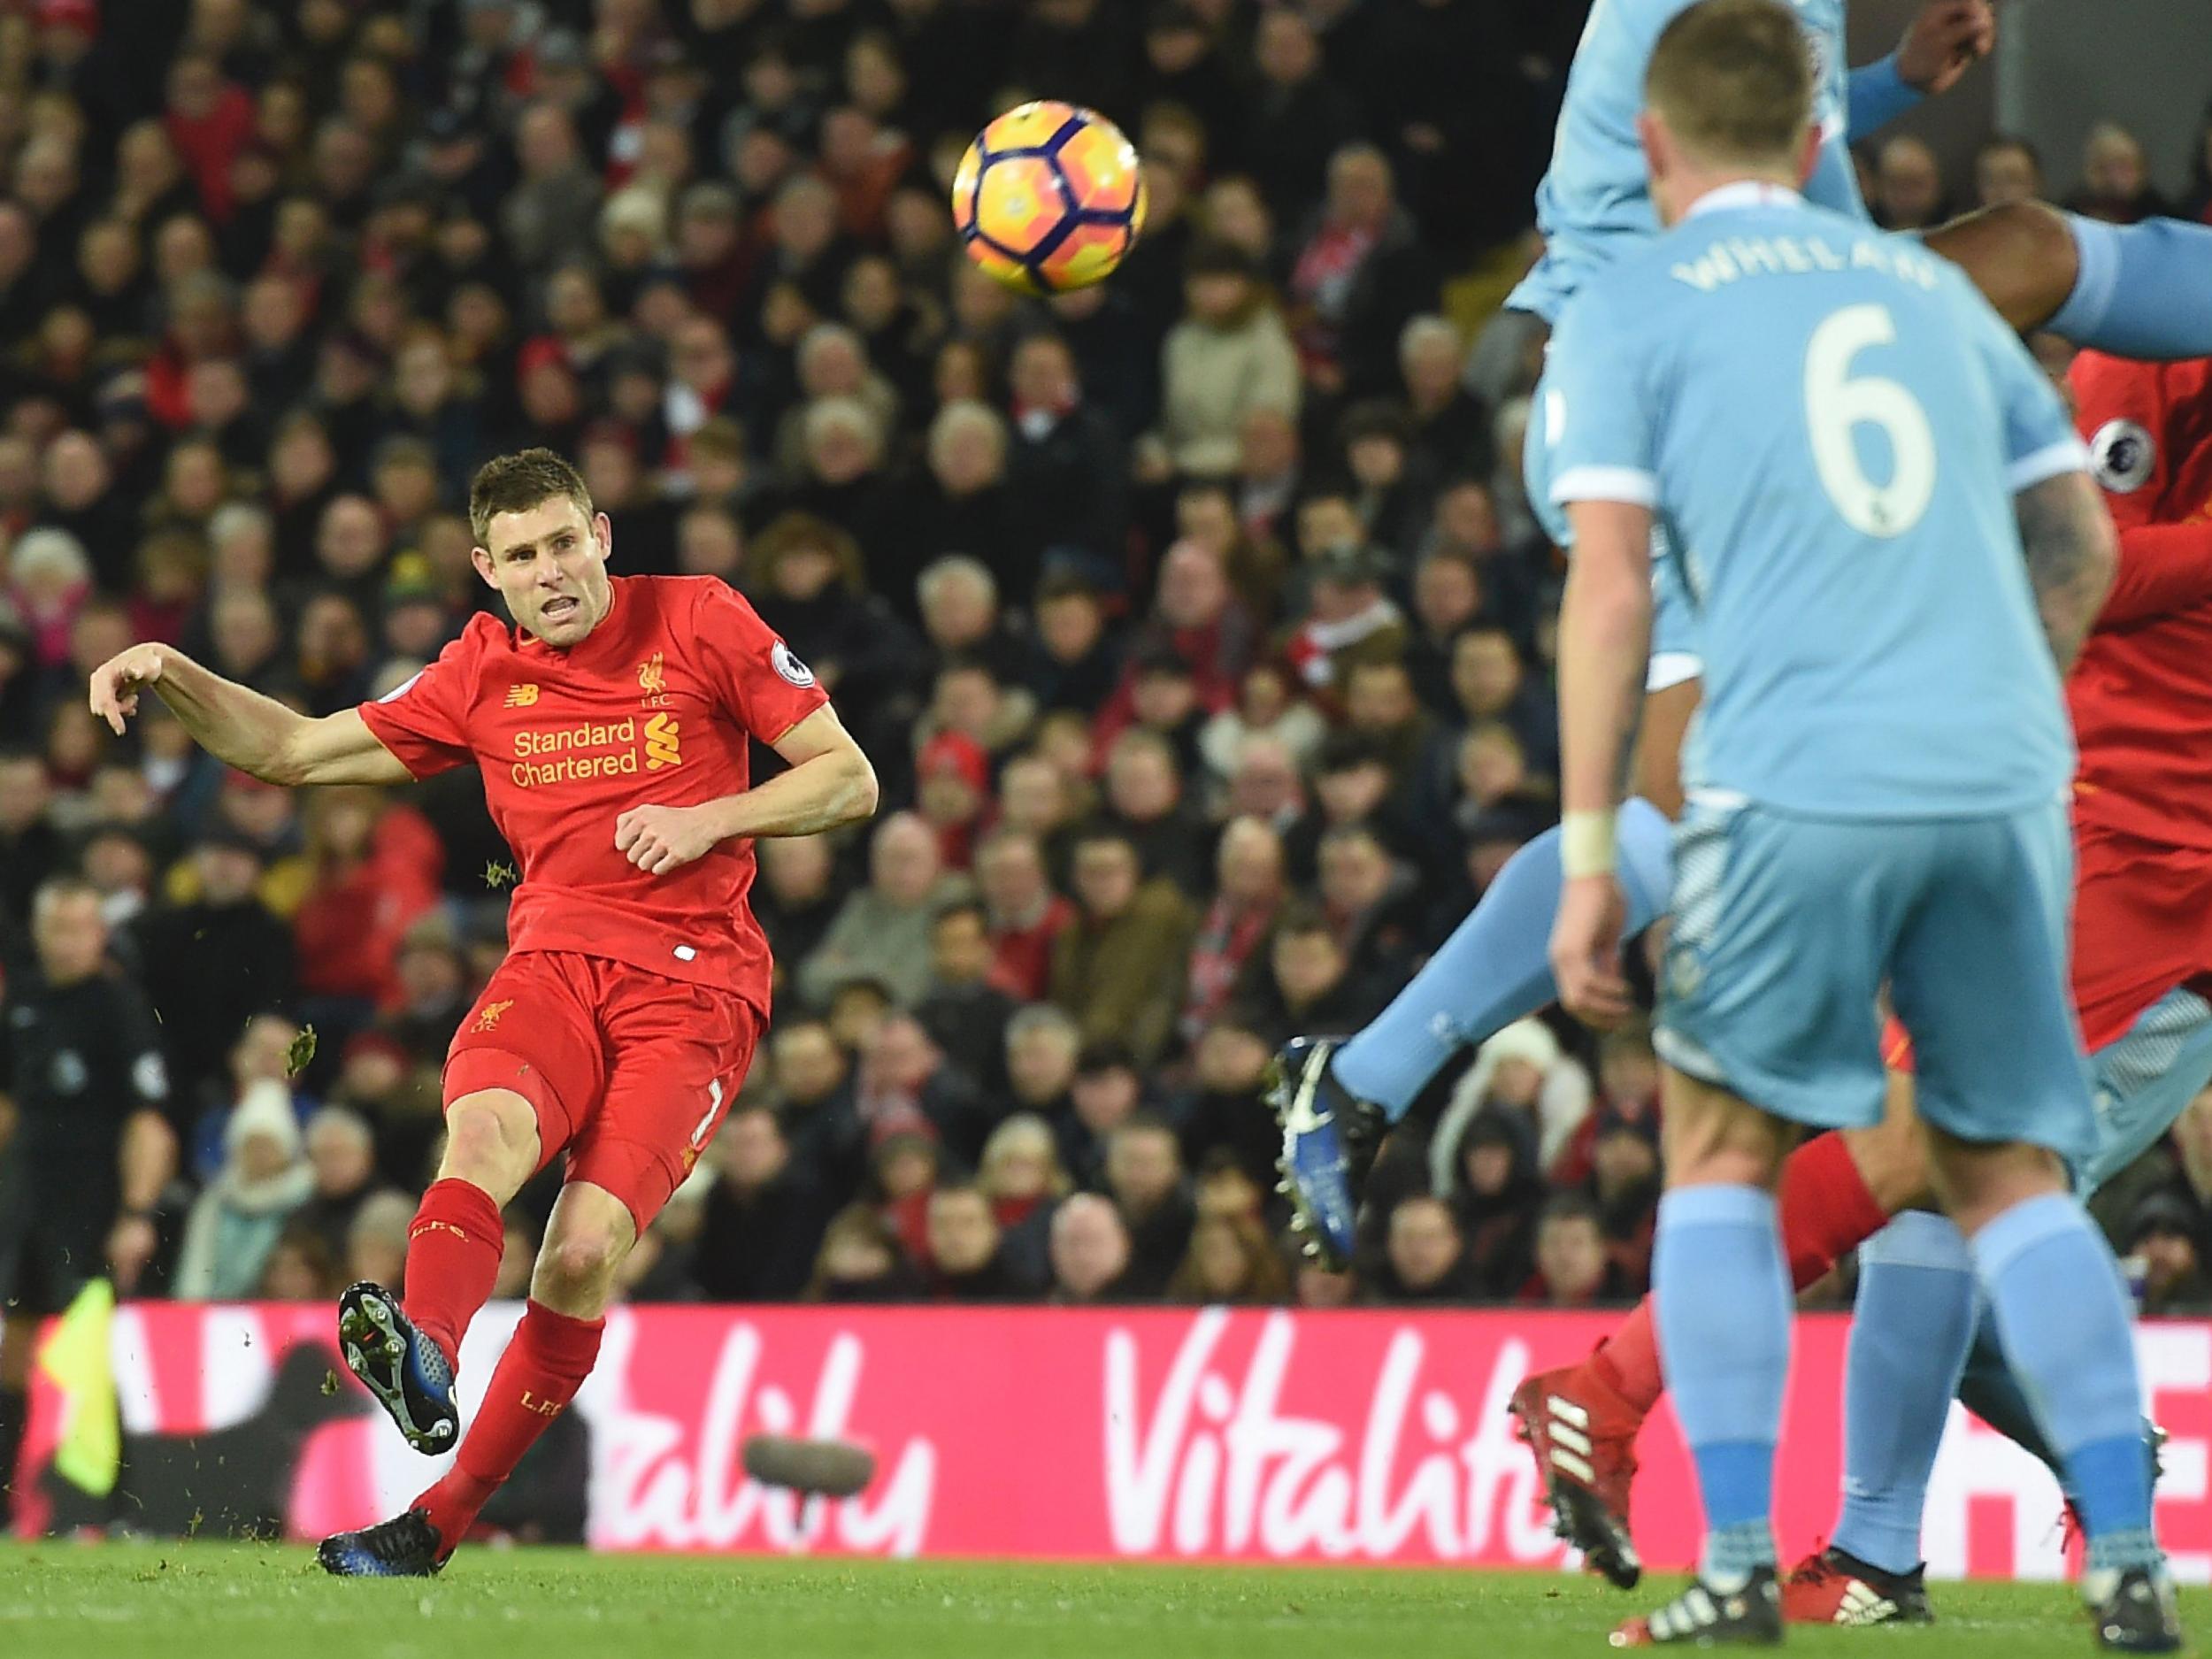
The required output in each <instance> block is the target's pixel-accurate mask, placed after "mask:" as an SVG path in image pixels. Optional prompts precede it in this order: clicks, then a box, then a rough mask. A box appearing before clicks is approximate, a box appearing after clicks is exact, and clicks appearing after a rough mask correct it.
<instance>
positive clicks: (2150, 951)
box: [1882, 820, 2212, 1071]
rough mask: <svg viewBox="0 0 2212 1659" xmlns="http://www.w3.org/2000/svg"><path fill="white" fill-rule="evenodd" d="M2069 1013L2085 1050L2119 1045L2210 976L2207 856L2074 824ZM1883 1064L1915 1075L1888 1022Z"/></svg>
mask: <svg viewBox="0 0 2212 1659" xmlns="http://www.w3.org/2000/svg"><path fill="white" fill-rule="evenodd" d="M2073 964H2074V965H2073V979H2074V985H2073V992H2074V1012H2075V1014H2076V1015H2077V1016H2078V1018H2079V1019H2080V1021H2081V1041H2082V1047H2083V1048H2085V1049H2086V1050H2087V1051H2088V1052H2089V1053H2091V1054H2094V1053H2096V1052H2097V1050H2098V1049H2100V1048H2104V1047H2105V1046H2106V1045H2107V1044H2108V1043H2113V1042H2117V1041H2119V1040H2120V1039H2121V1038H2122V1037H2124V1036H2125V1035H2126V1034H2127V1031H2128V1028H2129V1027H2130V1026H2131V1025H2134V1024H2135V1022H2136V1021H2137V1020H2139V1019H2140V1018H2142V1017H2143V1015H2144V1014H2145V1013H2146V1012H2147V1010H2149V1009H2150V1007H2151V1006H2152V1004H2154V1003H2155V1002H2157V1001H2158V1000H2159V998H2161V997H2162V996H2164V995H2166V993H2167V992H2169V991H2171V990H2173V989H2174V988H2175V987H2178V986H2184V985H2187V984H2189V983H2191V982H2192V981H2201V980H2203V979H2205V978H2206V977H2207V976H2208V975H2212V852H2204V851H2199V850H2196V849H2192V848H2184V847H2169V846H2166V845H2165V844H2163V843H2162V842H2159V841H2142V840H2139V839H2138V838H2137V837H2135V836H2132V835H2127V834H2123V833H2120V832H2119V831H2116V830H2108V829H2103V828H2101V827H2099V826H2095V825H2089V824H2083V823H2081V822H2079V821H2078V820H2077V822H2076V823H2075V826H2074V958H2073ZM1882 1062H1883V1064H1886V1065H1887V1066H1888V1067H1889V1068H1890V1069H1891V1070H1892V1071H1911V1070H1912V1043H1911V1040H1910V1039H1909V1038H1908V1037H1907V1036H1906V1035H1905V1029H1904V1027H1903V1026H1901V1025H1899V1024H1898V1023H1897V1021H1896V1019H1895V1018H1891V1019H1890V1020H1889V1021H1888V1023H1887V1024H1886V1025H1885V1026H1884V1028H1883V1031H1882Z"/></svg>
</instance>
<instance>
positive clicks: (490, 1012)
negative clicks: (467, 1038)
mask: <svg viewBox="0 0 2212 1659" xmlns="http://www.w3.org/2000/svg"><path fill="white" fill-rule="evenodd" d="M514 1005H515V1001H514V998H512V997H509V998H508V999H507V1000H506V1001H505V1002H487V1003H485V1004H484V1011H483V1012H482V1013H480V1014H479V1015H478V1016H477V1017H476V1025H475V1029H476V1030H478V1031H490V1030H492V1029H493V1028H494V1027H495V1026H496V1025H498V1024H499V1017H500V1016H501V1015H502V1014H503V1013H505V1012H506V1011H507V1010H509V1009H511V1008H512V1007H513V1006H514Z"/></svg>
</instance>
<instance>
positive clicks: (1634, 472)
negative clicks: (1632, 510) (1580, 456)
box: [1551, 466, 1659, 507]
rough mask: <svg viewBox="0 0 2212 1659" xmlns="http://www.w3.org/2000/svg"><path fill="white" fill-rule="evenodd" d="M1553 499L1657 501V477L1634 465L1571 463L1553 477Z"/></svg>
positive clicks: (1559, 501) (1639, 503) (1632, 503)
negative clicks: (1574, 464) (1577, 464)
mask: <svg viewBox="0 0 2212 1659" xmlns="http://www.w3.org/2000/svg"><path fill="white" fill-rule="evenodd" d="M1551 498H1552V502H1553V503H1554V504H1555V505H1556V506H1561V507H1563V506H1565V505H1566V504H1567V503H1569V502H1573V501H1618V502H1625V503H1627V504H1628V505H1630V506H1632V507H1655V506H1657V505H1658V504H1659V480H1658V479H1657V478H1656V477H1655V475H1653V474H1652V473H1649V472H1645V471H1644V470H1643V469H1642V468H1640V467H1634V466H1571V467H1569V468H1568V469H1567V470H1566V471H1565V472H1562V473H1561V474H1560V475H1559V476H1558V477H1557V478H1555V479H1554V480H1552V485H1551Z"/></svg>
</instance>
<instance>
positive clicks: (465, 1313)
mask: <svg viewBox="0 0 2212 1659" xmlns="http://www.w3.org/2000/svg"><path fill="white" fill-rule="evenodd" d="M529 1069H530V1068H529V1067H528V1066H527V1065H526V1064H524V1063H522V1062H521V1061H520V1060H518V1059H517V1058H515V1057H514V1056H507V1055H504V1054H500V1053H497V1052H495V1051H492V1050H488V1049H482V1048H471V1049H467V1050H464V1051H462V1052H460V1053H458V1054H457V1055H455V1056H453V1057H452V1058H451V1060H450V1061H449V1063H448V1064H447V1067H446V1085H447V1087H448V1089H449V1090H452V1091H457V1093H456V1094H455V1096H454V1098H453V1099H452V1100H451V1101H450V1102H449V1104H448V1105H447V1107H446V1149H445V1156H444V1158H443V1159H442V1162H441V1164H440V1165H439V1171H438V1179H436V1180H434V1181H433V1182H432V1183H431V1184H430V1188H429V1190H428V1191H427V1192H426V1193H424V1194H423V1195H422V1203H421V1205H420V1206H419V1208H418V1209H417V1210H416V1211H415V1219H414V1221H413V1223H412V1224H411V1225H410V1226H409V1227H408V1229H407V1269H406V1279H405V1281H404V1282H405V1284H406V1286H407V1294H406V1297H405V1301H404V1303H403V1302H402V1300H401V1298H400V1297H398V1296H396V1295H395V1294H393V1293H392V1292H390V1291H389V1290H387V1289H386V1288H385V1287H384V1286H381V1285H369V1284H361V1285H355V1286H352V1287H351V1288H350V1289H349V1290H347V1291H346V1293H345V1294H344V1295H342V1297H340V1299H339V1302H338V1351H339V1352H340V1353H341V1354H342V1355H343V1356H345V1361H346V1368H347V1369H348V1370H349V1371H352V1372H353V1374H354V1375H355V1376H356V1377H357V1378H359V1379H361V1383H362V1386H364V1387H365V1388H367V1390H368V1391H369V1393H370V1394H371V1395H373V1397H374V1398H375V1400H376V1402H377V1403H378V1404H379V1405H380V1406H382V1407H383V1408H384V1409H385V1411H386V1413H387V1414H388V1416H389V1417H391V1419H392V1421H393V1422H394V1423H395V1424H396V1425H398V1428H399V1432H401V1433H402V1434H403V1435H404V1436H405V1437H406V1440H407V1443H408V1444H409V1445H410V1446H411V1447H413V1448H415V1449H416V1450H417V1451H419V1452H424V1453H439V1452H449V1451H451V1450H452V1449H453V1447H454V1443H455V1441H456V1440H457V1438H458V1437H459V1435H460V1432H461V1417H460V1409H459V1407H458V1406H457V1403H456V1401H455V1397H454V1378H455V1376H456V1374H457V1371H458V1369H459V1359H460V1353H461V1338H462V1336H463V1334H464V1333H465V1332H466V1331H467V1330H468V1325H469V1321H470V1320H472V1319H473V1318H474V1317H476V1315H477V1313H478V1311H479V1310H481V1309H482V1307H483V1306H484V1304H485V1302H488V1300H490V1297H491V1294H492V1286H493V1284H494V1282H495V1280H496V1279H498V1277H499V1258H500V1256H501V1254H502V1253H503V1248H504V1246H505V1243H506V1230H505V1227H504V1225H503V1223H502V1222H501V1220H500V1215H499V1211H500V1205H501V1203H502V1202H503V1201H504V1199H506V1198H511V1197H512V1196H513V1195H514V1194H515V1193H516V1192H517V1191H518V1189H519V1188H520V1187H521V1186H522V1183H523V1182H524V1181H526V1180H527V1179H529V1177H530V1173H531V1171H533V1170H534V1169H535V1168H536V1167H537V1164H538V1149H539V1139H538V1116H537V1109H536V1108H535V1107H534V1106H533V1105H532V1104H531V1103H530V1102H528V1101H527V1100H526V1099H525V1098H524V1097H523V1096H522V1095H521V1094H517V1093H516V1092H514V1091H513V1090H512V1089H508V1088H500V1087H492V1088H484V1087H475V1086H474V1083H475V1079H476V1078H477V1076H478V1074H479V1073H480V1072H486V1071H489V1072H491V1073H493V1074H498V1073H502V1072H512V1071H523V1072H527V1071H529Z"/></svg>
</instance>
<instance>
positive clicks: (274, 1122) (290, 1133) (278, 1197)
mask: <svg viewBox="0 0 2212 1659" xmlns="http://www.w3.org/2000/svg"><path fill="white" fill-rule="evenodd" d="M314 1190H315V1171H314V1167H313V1166H312V1165H311V1164H309V1163H308V1162H307V1161H306V1159H305V1158H304V1157H303V1156H302V1154H301V1148H300V1126H299V1120H298V1119H297V1118H295V1117H294V1116H293V1114H292V1099H291V1095H290V1094H289V1092H288V1090H287V1089H286V1088H285V1087H284V1086H283V1084H281V1083H278V1082H274V1081H272V1080H270V1079H261V1080H259V1081H257V1082H256V1083H254V1084H252V1085H250V1087H248V1088H247V1089H246V1092H245V1094H243V1095H242V1097H241V1098H240V1100H239V1102H238V1104H237V1106H236V1107H235V1108H234V1110H232V1112H231V1114H230V1116H229V1118H228V1119H227V1121H226V1122H225V1124H224V1125H223V1164H222V1167H221V1168H220V1169H219V1170H218V1171H216V1174H215V1178H214V1179H213V1180H212V1181H211V1182H210V1183H209V1185H208V1187H207V1190H206V1191H205V1192H204V1193H202V1194H200V1197H199V1199H198V1201H197V1202H195V1203H194V1204H193V1206H192V1210H191V1213H190V1215H188V1217H186V1218H185V1224H184V1241H183V1243H182V1245H181V1246H180V1248H179V1249H178V1252H177V1274H176V1286H177V1294H178V1295H180V1296H183V1297H188V1298H190V1299H193V1300H196V1301H204V1302H237V1301H241V1300H242V1299H244V1298H245V1297H248V1296H250V1295H252V1294H253V1293H254V1292H255V1290H256V1289H257V1288H258V1287H259V1286H260V1284H261V1271H262V1268H263V1266H264V1265H265V1263H267V1261H268V1258H269V1253H270V1252H271V1251H272V1250H273V1249H274V1248H276V1241H277V1240H278V1238H279V1237H280V1236H281V1234H282V1233H283V1232H284V1229H285V1227H286V1225H288V1223H289V1222H290V1220H291V1218H292V1217H293V1215H294V1214H295V1213H296V1211H297V1210H300V1208H301V1207H302V1206H303V1205H304V1204H305V1203H306V1202H307V1201H308V1199H309V1198H310V1196H311V1195H312V1194H313V1193H314Z"/></svg>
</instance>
